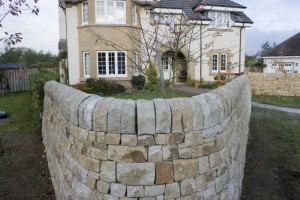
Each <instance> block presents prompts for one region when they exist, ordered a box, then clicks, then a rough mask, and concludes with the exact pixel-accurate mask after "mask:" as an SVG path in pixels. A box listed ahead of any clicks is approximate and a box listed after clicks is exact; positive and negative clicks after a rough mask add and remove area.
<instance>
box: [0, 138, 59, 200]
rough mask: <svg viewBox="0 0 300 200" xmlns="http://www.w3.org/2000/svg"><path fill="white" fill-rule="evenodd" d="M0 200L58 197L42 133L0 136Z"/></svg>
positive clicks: (45, 199)
mask: <svg viewBox="0 0 300 200" xmlns="http://www.w3.org/2000/svg"><path fill="white" fill-rule="evenodd" d="M1 140H2V145H3V149H4V154H3V155H2V156H1V157H0V182H1V184H0V199H1V200H7V199H33V200H35V199H36V200H38V199H39V200H40V199H43V200H52V199H55V195H54V191H53V188H52V183H51V180H50V174H49V170H48V165H47V159H46V154H45V153H44V146H43V144H42V136H41V135H40V134H29V135H28V134H27V135H24V134H23V135H18V134H16V135H8V136H1Z"/></svg>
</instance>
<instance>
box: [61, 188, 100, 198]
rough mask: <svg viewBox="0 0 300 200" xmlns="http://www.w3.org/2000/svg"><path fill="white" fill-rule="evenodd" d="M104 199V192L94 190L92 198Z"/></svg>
mask: <svg viewBox="0 0 300 200" xmlns="http://www.w3.org/2000/svg"><path fill="white" fill-rule="evenodd" d="M66 199H67V198H66ZM102 199H103V194H102V193H100V192H98V191H97V190H93V191H92V196H91V200H102Z"/></svg>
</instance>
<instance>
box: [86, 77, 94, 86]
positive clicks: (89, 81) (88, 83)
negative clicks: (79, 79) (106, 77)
mask: <svg viewBox="0 0 300 200" xmlns="http://www.w3.org/2000/svg"><path fill="white" fill-rule="evenodd" d="M94 81H95V79H94V78H88V79H86V86H87V87H93V83H94Z"/></svg>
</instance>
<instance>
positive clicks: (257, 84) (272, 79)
mask: <svg viewBox="0 0 300 200" xmlns="http://www.w3.org/2000/svg"><path fill="white" fill-rule="evenodd" d="M248 76H249V78H250V81H251V90H252V94H253V95H278V96H300V74H299V73H294V74H284V73H272V74H270V73H249V74H248Z"/></svg>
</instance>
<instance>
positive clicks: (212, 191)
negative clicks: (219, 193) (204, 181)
mask: <svg viewBox="0 0 300 200" xmlns="http://www.w3.org/2000/svg"><path fill="white" fill-rule="evenodd" d="M214 196H216V188H215V187H211V188H208V189H206V190H204V191H203V199H204V200H209V199H212V198H213V197H214Z"/></svg>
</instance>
